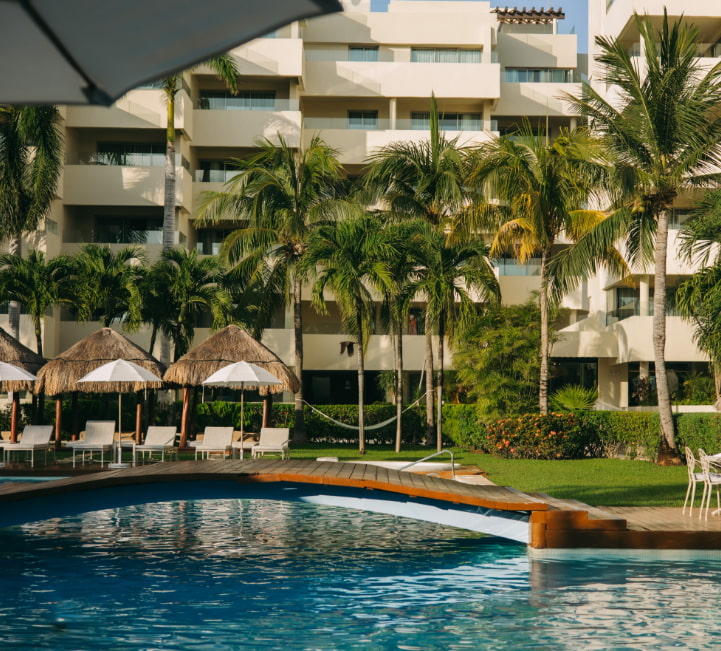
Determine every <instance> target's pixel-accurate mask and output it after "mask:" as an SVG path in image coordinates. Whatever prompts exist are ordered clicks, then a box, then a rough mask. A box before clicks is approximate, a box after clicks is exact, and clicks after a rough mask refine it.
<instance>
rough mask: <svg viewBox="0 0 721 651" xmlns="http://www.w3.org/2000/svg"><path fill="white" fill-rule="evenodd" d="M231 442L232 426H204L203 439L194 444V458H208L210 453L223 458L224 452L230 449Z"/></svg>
mask: <svg viewBox="0 0 721 651" xmlns="http://www.w3.org/2000/svg"><path fill="white" fill-rule="evenodd" d="M232 443H233V428H232V427H206V428H205V432H204V433H203V440H202V441H199V442H198V443H197V445H196V446H195V459H196V461H197V459H198V452H200V458H201V459H202V458H203V457H205V458H206V459H208V458H209V457H210V455H211V454H213V453H215V454H220V455H221V456H222V458H223V459H225V453H226V452H227V451H228V450H230V449H231V447H230V446H231V445H232Z"/></svg>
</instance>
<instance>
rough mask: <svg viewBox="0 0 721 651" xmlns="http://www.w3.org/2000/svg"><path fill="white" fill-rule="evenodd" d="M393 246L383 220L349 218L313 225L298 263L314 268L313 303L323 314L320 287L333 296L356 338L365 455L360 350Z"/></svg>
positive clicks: (360, 425)
mask: <svg viewBox="0 0 721 651" xmlns="http://www.w3.org/2000/svg"><path fill="white" fill-rule="evenodd" d="M392 255H393V246H392V243H390V242H389V240H388V238H387V236H386V233H385V231H384V229H383V225H382V222H380V221H379V220H378V219H376V218H375V217H373V216H370V215H364V216H362V217H356V218H351V219H347V220H343V221H340V222H337V223H335V224H328V225H325V226H321V227H319V228H318V229H316V230H315V231H314V232H313V233H312V234H311V236H310V239H309V241H308V252H307V255H306V256H305V258H304V260H303V263H302V264H303V265H304V266H305V267H306V268H307V269H308V271H310V270H311V269H312V268H315V267H317V270H318V271H317V273H318V277H317V279H316V281H315V282H314V284H313V299H312V300H313V306H314V307H315V309H316V310H318V311H319V312H321V313H323V314H327V313H328V308H327V304H326V297H325V291H326V289H327V290H329V291H330V292H331V293H332V294H333V298H334V299H335V302H336V304H337V305H338V308H339V310H340V314H341V319H342V321H343V326H344V327H345V329H346V330H347V332H348V333H349V334H350V335H352V336H353V337H354V338H355V341H356V344H357V346H356V357H357V361H358V450H359V452H360V453H361V454H364V453H365V422H364V420H365V419H364V409H363V407H364V400H363V393H364V389H365V364H364V358H365V352H366V348H367V346H368V341H369V339H370V335H371V332H372V328H373V323H374V320H375V301H374V299H373V290H374V289H375V290H381V291H382V290H383V289H387V288H388V287H389V286H390V284H391V271H390V268H389V266H388V262H387V260H388V259H389V258H390V257H391V256H392Z"/></svg>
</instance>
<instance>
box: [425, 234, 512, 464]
mask: <svg viewBox="0 0 721 651" xmlns="http://www.w3.org/2000/svg"><path fill="white" fill-rule="evenodd" d="M414 275H415V280H414V282H413V284H412V291H413V293H414V294H417V295H418V296H420V297H422V298H423V300H424V301H425V304H426V314H427V316H426V324H427V325H428V326H429V327H430V329H432V330H433V331H434V332H435V333H436V334H437V336H438V344H437V348H438V368H437V372H436V378H435V391H436V396H437V399H436V406H437V410H438V413H437V418H436V436H435V440H436V447H437V449H438V450H439V451H440V450H441V449H442V446H443V440H442V439H443V436H442V430H441V423H442V409H443V407H442V405H443V373H444V342H445V337H446V335H448V336H449V338H450V339H451V340H452V339H453V338H454V336H455V335H456V333H457V332H458V331H462V330H463V329H464V328H465V327H466V325H467V324H468V323H470V321H471V319H472V318H473V317H474V316H475V315H476V314H477V309H478V308H477V301H479V300H480V301H481V302H483V303H490V302H492V303H498V302H499V301H500V288H499V286H498V279H497V278H496V276H495V274H494V272H493V267H492V266H491V263H490V261H489V260H488V247H487V246H486V245H485V244H483V242H481V240H480V239H476V240H471V241H469V242H467V243H462V242H456V241H451V240H449V239H448V238H446V236H445V235H444V234H443V233H439V232H438V231H437V230H433V229H430V228H428V229H427V232H426V233H425V235H424V237H423V238H422V244H421V245H420V246H419V247H418V252H417V258H416V268H415V272H414Z"/></svg>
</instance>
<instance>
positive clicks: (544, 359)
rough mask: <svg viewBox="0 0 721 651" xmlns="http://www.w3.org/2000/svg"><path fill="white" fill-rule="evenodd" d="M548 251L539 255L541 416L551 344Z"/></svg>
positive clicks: (544, 408) (545, 410)
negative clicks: (549, 334)
mask: <svg viewBox="0 0 721 651" xmlns="http://www.w3.org/2000/svg"><path fill="white" fill-rule="evenodd" d="M547 264H548V249H544V251H543V253H541V293H540V296H539V307H540V311H541V368H540V371H539V377H538V409H539V411H540V413H541V415H542V416H545V415H546V414H548V360H549V357H550V355H551V343H550V341H549V338H548V277H547V275H546V273H547V269H546V265H547Z"/></svg>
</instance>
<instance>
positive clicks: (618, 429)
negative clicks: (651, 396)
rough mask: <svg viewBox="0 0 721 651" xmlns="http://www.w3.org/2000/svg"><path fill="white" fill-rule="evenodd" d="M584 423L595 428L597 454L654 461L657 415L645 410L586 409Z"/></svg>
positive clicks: (657, 425) (589, 427)
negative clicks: (644, 458)
mask: <svg viewBox="0 0 721 651" xmlns="http://www.w3.org/2000/svg"><path fill="white" fill-rule="evenodd" d="M581 418H582V419H583V422H584V426H585V427H587V428H588V429H595V431H596V433H597V436H598V443H599V445H600V446H601V449H600V450H599V451H598V456H604V457H609V458H611V457H619V456H621V457H629V458H631V459H635V458H637V457H647V458H649V459H653V460H655V458H656V453H657V452H658V445H659V437H660V435H661V429H660V424H659V419H658V414H657V413H654V412H647V411H586V412H583V414H582V416H581Z"/></svg>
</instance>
